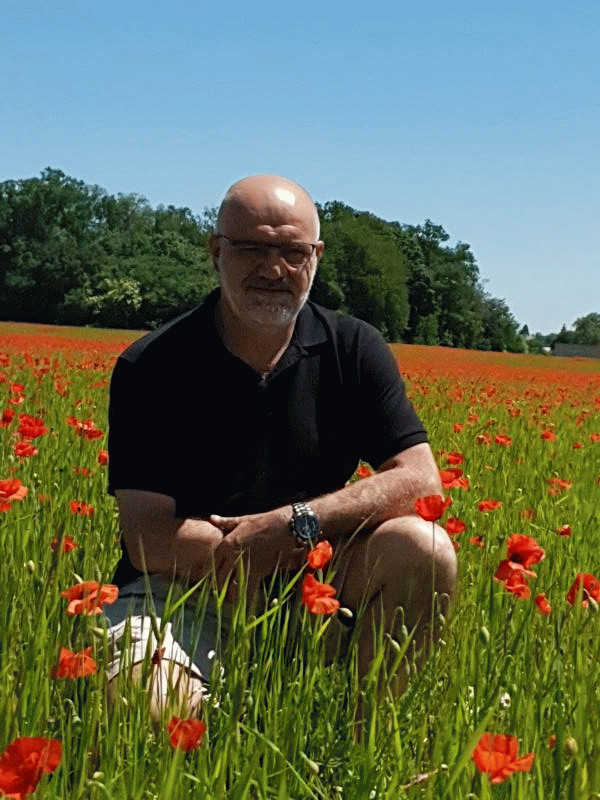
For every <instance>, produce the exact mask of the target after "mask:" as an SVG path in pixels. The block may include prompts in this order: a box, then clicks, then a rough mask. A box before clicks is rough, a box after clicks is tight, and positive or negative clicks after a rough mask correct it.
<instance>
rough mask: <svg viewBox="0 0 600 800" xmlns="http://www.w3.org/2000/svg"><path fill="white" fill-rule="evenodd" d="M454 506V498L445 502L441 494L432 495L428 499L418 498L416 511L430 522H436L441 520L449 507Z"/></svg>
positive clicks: (448, 498)
mask: <svg viewBox="0 0 600 800" xmlns="http://www.w3.org/2000/svg"><path fill="white" fill-rule="evenodd" d="M451 505H452V498H451V497H447V498H446V499H445V500H444V498H443V497H442V496H441V495H439V494H430V495H427V496H426V497H417V499H416V500H415V510H416V512H417V514H418V515H419V516H420V517H421V518H422V519H424V520H427V521H428V522H435V521H436V520H438V519H440V517H441V516H442V514H443V513H444V511H445V510H446V509H447V508H448V506H451Z"/></svg>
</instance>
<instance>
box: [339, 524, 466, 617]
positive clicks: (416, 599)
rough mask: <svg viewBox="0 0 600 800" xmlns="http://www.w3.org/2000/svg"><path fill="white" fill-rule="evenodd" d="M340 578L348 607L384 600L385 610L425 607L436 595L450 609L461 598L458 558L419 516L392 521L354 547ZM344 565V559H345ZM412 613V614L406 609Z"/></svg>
mask: <svg viewBox="0 0 600 800" xmlns="http://www.w3.org/2000/svg"><path fill="white" fill-rule="evenodd" d="M348 555H349V556H350V564H349V568H348V569H347V570H346V571H345V574H344V575H343V577H342V576H341V580H340V583H343V586H342V587H341V588H342V593H343V595H344V597H345V599H347V602H348V603H349V605H351V607H352V606H357V605H358V603H360V602H361V600H362V599H364V598H365V596H366V598H368V597H373V596H375V595H378V594H381V595H382V600H383V601H384V604H385V605H386V606H387V605H389V604H395V603H398V604H400V605H404V606H405V607H406V606H407V605H412V604H413V603H416V604H417V605H418V606H420V607H423V606H426V605H428V604H430V603H431V601H432V597H433V595H434V594H437V595H438V596H439V597H442V596H443V597H444V598H445V599H444V603H443V604H442V607H447V605H448V602H449V600H451V599H452V597H453V596H454V594H455V592H456V575H457V564H456V553H455V551H454V547H453V546H452V542H451V540H450V538H449V536H448V534H447V533H446V531H445V530H444V529H443V528H442V527H440V526H439V525H433V524H432V523H431V522H426V521H425V520H423V519H421V518H420V517H417V516H403V517H396V518H394V519H390V520H387V521H386V522H383V523H382V524H381V525H379V526H378V527H377V528H375V529H374V530H373V531H372V532H371V533H370V534H368V535H367V536H365V537H364V538H362V539H359V540H355V541H354V543H353V544H352V545H351V547H350V552H349V553H348ZM340 560H341V561H342V562H343V560H344V557H343V556H342V558H341V559H340ZM406 610H408V608H406Z"/></svg>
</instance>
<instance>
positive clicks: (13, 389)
mask: <svg viewBox="0 0 600 800" xmlns="http://www.w3.org/2000/svg"><path fill="white" fill-rule="evenodd" d="M24 388H25V384H24V383H9V384H8V391H9V392H10V393H11V394H20V393H21V392H22V391H23V389H24Z"/></svg>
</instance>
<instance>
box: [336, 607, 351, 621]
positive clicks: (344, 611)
mask: <svg viewBox="0 0 600 800" xmlns="http://www.w3.org/2000/svg"><path fill="white" fill-rule="evenodd" d="M339 613H340V614H342V616H344V617H347V618H348V619H352V618H353V617H354V614H353V613H352V611H350V609H349V608H346V607H343V608H340V610H339Z"/></svg>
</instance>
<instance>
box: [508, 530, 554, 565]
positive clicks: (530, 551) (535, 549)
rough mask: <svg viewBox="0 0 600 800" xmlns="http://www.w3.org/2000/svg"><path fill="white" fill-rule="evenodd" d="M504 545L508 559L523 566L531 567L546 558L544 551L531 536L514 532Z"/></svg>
mask: <svg viewBox="0 0 600 800" xmlns="http://www.w3.org/2000/svg"><path fill="white" fill-rule="evenodd" d="M506 546H507V549H508V560H509V561H512V562H516V563H517V564H522V565H523V566H524V567H532V566H533V565H534V564H539V563H540V561H543V560H544V558H546V551H545V550H544V549H543V547H540V546H539V544H538V543H537V542H536V540H535V539H534V538H533V537H531V536H524V535H523V534H521V533H514V534H513V535H512V536H511V537H510V538H509V539H508V541H507V542H506Z"/></svg>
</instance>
